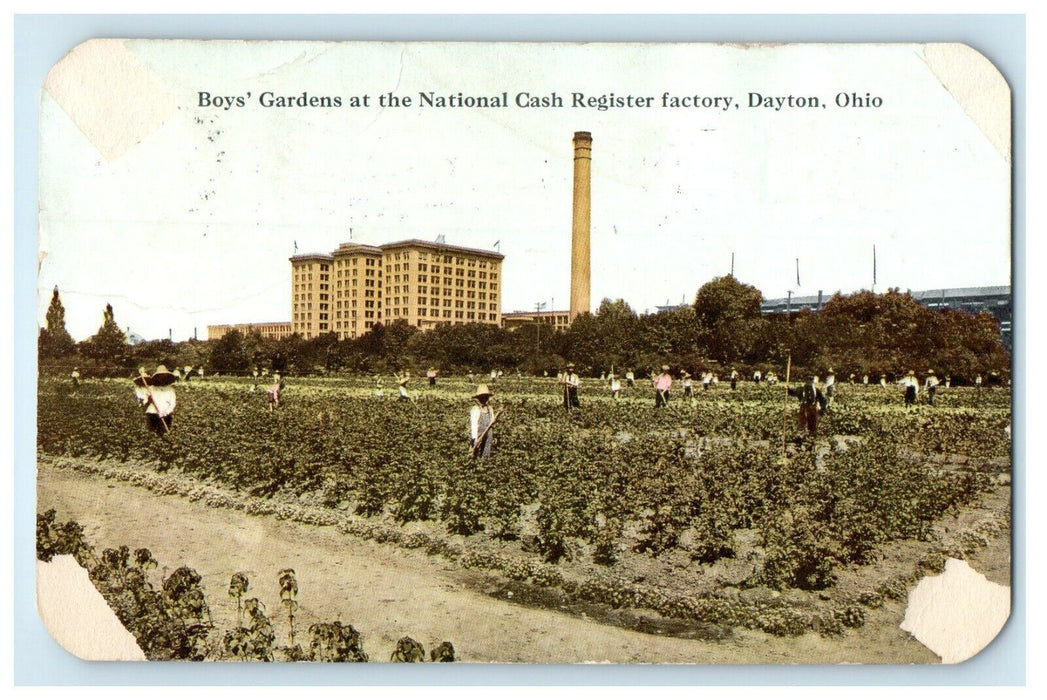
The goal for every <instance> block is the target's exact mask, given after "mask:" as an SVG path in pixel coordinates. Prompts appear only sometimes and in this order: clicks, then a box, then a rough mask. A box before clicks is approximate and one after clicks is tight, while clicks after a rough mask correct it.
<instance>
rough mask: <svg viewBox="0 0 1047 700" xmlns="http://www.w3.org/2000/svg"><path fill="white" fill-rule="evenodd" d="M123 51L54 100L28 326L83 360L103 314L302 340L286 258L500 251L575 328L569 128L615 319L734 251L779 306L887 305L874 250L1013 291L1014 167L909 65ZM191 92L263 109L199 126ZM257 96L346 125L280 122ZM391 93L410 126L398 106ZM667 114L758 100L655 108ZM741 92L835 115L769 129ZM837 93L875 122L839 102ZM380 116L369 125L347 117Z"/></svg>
mask: <svg viewBox="0 0 1047 700" xmlns="http://www.w3.org/2000/svg"><path fill="white" fill-rule="evenodd" d="M109 53H111V54H112V56H111V57H110V58H111V61H110V62H108V63H107V62H106V59H104V58H103V59H99V58H98V57H97V55H95V57H94V58H93V59H92V60H94V61H95V63H92V64H91V65H90V66H88V67H87V68H84V69H83V73H84V75H89V76H90V77H91V80H95V81H96V82H94V83H90V81H87V80H82V79H80V78H78V77H77V71H76V70H71V71H70V74H71V75H72V76H73V79H72V80H69V81H66V82H65V83H64V87H55V88H54V89H53V90H47V91H44V93H43V94H42V99H41V132H42V137H41V138H42V141H41V158H40V169H41V187H40V192H41V215H40V219H41V229H40V247H41V264H40V276H39V297H40V298H39V309H38V317H39V322H40V323H41V324H43V323H44V315H45V312H46V309H47V305H48V302H49V300H50V296H51V289H52V287H54V286H55V285H58V287H59V289H60V291H61V294H62V299H63V303H64V304H65V307H66V324H67V327H68V329H69V331H70V333H72V335H73V337H74V338H76V339H77V340H80V339H83V338H85V337H87V336H89V335H91V334H92V333H94V332H95V331H96V330H97V328H98V326H99V324H100V323H101V318H102V310H103V308H104V306H105V304H106V303H107V302H109V303H112V304H113V307H114V310H115V315H116V320H117V322H118V323H119V324H120V325H121V326H122V327H123V328H125V329H126V328H128V327H130V328H131V330H132V331H133V332H135V333H137V334H139V335H141V336H144V337H146V338H157V337H167V335H168V329H171V332H172V335H173V338H174V339H175V340H184V339H185V338H187V337H191V336H192V334H193V329H194V328H196V329H197V331H198V334H199V336H200V337H201V338H204V337H206V327H207V325H208V324H218V323H246V322H263V321H287V320H289V319H290V305H291V302H290V295H291V291H290V263H289V262H288V257H289V256H290V255H292V254H293V253H294V246H295V243H296V242H297V245H298V252H299V253H305V252H324V253H330V252H331V251H333V250H334V249H335V248H337V247H338V245H339V244H340V243H342V242H345V241H348V240H350V235H351V236H352V240H353V241H356V242H360V243H369V244H373V245H380V244H382V243H389V242H394V241H399V240H404V239H409V238H419V239H423V240H434V239H435V238H436V237H437V236H439V235H443V236H445V237H446V241H447V242H448V243H451V244H456V245H462V246H468V247H475V248H486V249H490V248H492V246H493V245H494V243H495V242H496V241H500V243H501V245H500V250H501V252H502V253H503V254H504V255H505V256H506V257H505V261H504V264H503V303H502V310H503V311H512V310H528V309H533V308H534V305H535V303H536V302H545V303H546V304H547V305H554V306H555V307H556V308H566V307H567V302H568V294H569V275H570V236H571V187H572V169H573V152H572V148H573V147H572V142H571V140H572V136H573V134H574V132H575V131H589V132H591V133H592V137H593V161H592V251H593V252H592V294H591V297H592V303H593V307H594V310H595V307H596V306H597V305H598V304H599V302H600V300H601V299H602V298H604V297H610V298H619V297H621V298H624V299H625V300H626V301H627V302H629V304H631V305H632V306H633V308H634V309H636V310H637V311H644V310H653V308H654V306H656V305H659V304H664V303H665V302H666V301H667V300H669V301H671V302H673V303H677V302H679V301H681V299H686V300H687V301H690V300H692V299H693V297H694V294H695V292H696V291H697V290H698V288H699V287H700V286H701V285H702V284H704V283H705V282H707V281H708V280H709V279H711V278H713V277H715V276H719V275H724V274H726V273H727V272H729V270H730V263H731V253H732V252H733V253H734V255H735V275H736V276H737V277H738V278H739V279H740V280H741V281H743V282H746V283H749V284H753V285H755V286H756V287H758V288H759V289H760V290H761V291H762V292H763V293H764V296H765V297H781V296H785V295H786V292H787V291H790V290H791V291H792V292H793V294H795V295H807V294H816V293H817V292H818V290H823V291H824V292H825V293H826V294H827V295H828V294H832V293H833V292H835V291H837V290H841V291H844V292H851V291H855V290H857V289H861V288H869V287H870V285H871V283H872V248H873V245H875V246H876V250H877V287H876V288H877V291H882V290H884V289H886V288H887V287H900V288H902V289H903V290H904V289H912V290H922V289H937V288H941V287H960V286H984V285H1004V284H1010V262H1011V248H1010V179H1009V178H1010V163H1009V162H1008V160H1007V158H1006V157H1005V155H1004V154H1002V153H1001V150H1000V147H999V144H998V143H997V144H994V143H993V141H992V140H991V138H989V136H987V130H986V123H985V120H984V119H982V118H980V117H979V115H978V114H977V113H975V112H972V108H971V106H970V104H969V103H968V102H965V103H964V104H963V105H961V104H960V103H959V102H958V101H957V97H956V96H954V95H960V96H961V99H962V94H963V93H962V91H961V90H960V89H959V88H957V87H956V85H954V84H948V87H947V86H946V85H943V82H946V83H948V81H947V80H945V81H943V79H942V74H941V72H940V71H937V72H936V71H935V70H932V69H931V68H930V67H929V65H930V64H929V62H928V57H927V55H926V52H925V51H924V49H923V47H921V46H918V45H878V46H871V45H866V46H861V45H807V46H804V45H791V46H790V45H786V46H777V47H770V46H749V47H743V46H731V45H719V46H718V45H712V44H705V45H701V44H696V45H681V44H661V45H638V44H617V45H610V44H603V45H599V44H589V45H584V44H558V45H541V44H450V45H437V44H396V43H388V44H381V43H371V44H340V43H321V42H316V43H294V42H286V43H279V44H278V43H265V42H253V43H237V42H148V41H131V42H123V43H122V44H121V45H117V46H115V47H114V48H113V50H112V51H110V52H109ZM98 61H101V64H99V63H98ZM74 68H75V66H74ZM966 74H969V73H966ZM70 85H72V86H73V87H72V88H70V87H69V86H70ZM49 86H50V84H49ZM961 87H963V86H961ZM967 87H968V88H969V89H970V86H967ZM989 87H993V86H990V85H986V86H985V90H982V89H981V86H980V85H978V84H975V85H974V86H973V88H972V89H973V92H974V93H975V94H978V93H984V92H987V91H988V88H989ZM997 87H998V86H997ZM63 90H64V92H63ZM950 90H951V91H950ZM200 91H206V92H209V93H211V94H212V95H228V96H244V97H245V106H244V107H233V108H231V109H229V110H224V109H216V108H214V107H210V108H202V107H200V106H199V104H198V92H200ZM266 91H273V92H274V93H276V94H283V95H300V94H302V93H303V92H307V93H308V94H309V95H315V96H322V95H329V96H340V97H341V99H342V102H343V106H342V107H341V108H330V109H327V108H278V107H270V108H265V107H262V106H261V105H260V104H259V102H258V97H259V95H261V94H262V93H263V92H266ZM389 91H393V92H395V93H396V94H397V95H400V96H405V95H406V96H410V97H411V98H412V99H413V100H414V103H415V104H414V105H412V106H411V107H407V108H384V109H383V108H380V107H379V106H378V105H377V98H378V96H379V95H380V94H383V93H386V92H389ZM429 91H434V92H435V93H436V94H439V95H447V94H457V93H459V92H461V93H463V94H464V95H473V96H480V95H483V96H490V95H501V94H502V93H503V92H506V93H508V97H509V100H510V102H511V103H512V102H514V100H515V96H516V95H517V93H520V92H529V93H531V94H533V95H536V96H545V95H550V94H552V93H556V94H557V95H559V96H560V97H561V98H562V99H563V101H564V105H565V106H564V107H563V108H526V109H525V108H519V107H516V106H515V104H514V105H513V106H510V107H507V108H497V109H477V108H467V107H466V108H444V109H438V108H431V107H418V106H416V105H417V103H418V101H419V97H418V94H419V92H429ZM248 92H250V97H247V94H248ZM574 92H581V93H584V94H585V95H586V96H600V95H604V94H608V93H615V94H616V95H618V96H626V95H634V96H645V97H647V96H649V97H652V98H653V101H652V106H651V108H631V109H630V108H614V109H608V110H606V111H600V110H597V109H592V108H578V107H572V106H571V103H572V97H571V95H572V93H574ZM665 92H669V93H671V94H673V95H675V96H693V95H696V94H697V95H699V96H729V97H731V99H732V100H733V103H734V104H739V105H740V106H739V107H738V108H735V107H734V106H733V104H732V107H730V108H729V109H727V110H726V111H722V110H718V109H710V108H697V109H696V108H675V109H673V108H663V107H662V96H663V93H665ZM750 92H758V93H761V94H762V95H774V96H783V97H784V96H788V95H790V94H792V95H795V96H805V97H806V96H816V97H818V98H819V99H820V100H821V102H822V103H823V104H825V105H826V107H825V108H824V109H823V108H817V109H788V108H785V109H782V110H781V111H775V110H774V109H766V108H762V107H759V108H753V107H749V93H750ZM841 92H844V93H848V94H849V93H851V92H854V93H857V94H859V95H861V96H863V97H864V96H865V94H866V93H869V94H870V95H872V96H878V97H880V98H881V99H882V101H883V102H882V106H881V107H879V108H853V107H847V108H841V107H837V106H836V104H835V102H834V97H835V96H836V95H837V93H841ZM78 93H81V94H80V97H83V94H87V95H88V97H89V99H88V100H86V101H85V100H82V99H81V100H80V101H79V102H78V101H77V99H76V98H77V94H78ZM364 94H367V95H369V96H370V102H371V105H370V106H369V107H360V108H353V107H349V106H348V102H349V98H350V97H351V96H354V95H357V96H359V95H364ZM85 102H86V103H88V104H89V105H91V106H90V107H84V104H85ZM99 105H101V108H100V109H99ZM114 105H117V106H119V108H117V107H114ZM85 109H86V110H88V111H87V112H85ZM91 109H94V110H95V111H94V112H93V113H90V110H91ZM972 114H973V115H974V117H973V118H972V116H971V115H972ZM990 126H991V124H990ZM989 131H991V129H990V130H989ZM1004 151H1006V149H1004ZM350 230H351V231H352V234H350ZM796 258H799V259H800V262H799V265H800V281H801V285H797V282H796Z"/></svg>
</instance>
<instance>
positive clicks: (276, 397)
mask: <svg viewBox="0 0 1047 700" xmlns="http://www.w3.org/2000/svg"><path fill="white" fill-rule="evenodd" d="M283 390H284V380H283V377H281V376H280V373H279V372H274V373H273V383H272V384H271V385H270V386H269V389H268V390H267V391H266V397H267V399H268V401H269V410H270V411H275V410H276V409H278V408H280V394H281V393H282V392H283Z"/></svg>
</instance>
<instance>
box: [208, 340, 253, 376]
mask: <svg viewBox="0 0 1047 700" xmlns="http://www.w3.org/2000/svg"><path fill="white" fill-rule="evenodd" d="M209 364H210V367H211V371H212V372H243V371H246V370H248V369H250V367H251V357H250V356H249V355H248V354H247V346H246V344H245V342H244V334H243V333H241V332H240V331H238V330H235V329H234V330H231V331H229V332H228V333H226V334H225V335H223V336H222V337H221V338H219V339H218V340H216V341H214V345H213V346H212V347H211V359H210V363H209Z"/></svg>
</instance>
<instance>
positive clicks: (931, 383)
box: [923, 369, 938, 406]
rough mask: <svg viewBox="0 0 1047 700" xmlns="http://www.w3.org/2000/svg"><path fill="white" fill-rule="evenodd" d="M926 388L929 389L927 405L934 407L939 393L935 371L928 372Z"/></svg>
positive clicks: (925, 382)
mask: <svg viewBox="0 0 1047 700" xmlns="http://www.w3.org/2000/svg"><path fill="white" fill-rule="evenodd" d="M923 386H924V388H925V389H927V403H928V404H929V405H931V406H933V405H934V395H935V394H936V393H937V392H938V377H936V376H934V370H933V369H929V370H927V379H925V380H924V384H923Z"/></svg>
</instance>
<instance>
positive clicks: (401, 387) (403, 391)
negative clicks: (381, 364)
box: [394, 370, 411, 401]
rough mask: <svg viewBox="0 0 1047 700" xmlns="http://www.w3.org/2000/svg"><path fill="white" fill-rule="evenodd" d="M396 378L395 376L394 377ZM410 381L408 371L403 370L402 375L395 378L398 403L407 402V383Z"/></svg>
mask: <svg viewBox="0 0 1047 700" xmlns="http://www.w3.org/2000/svg"><path fill="white" fill-rule="evenodd" d="M394 376H396V375H394ZM410 379H411V373H410V372H409V371H408V370H404V373H403V374H402V375H400V376H397V377H396V384H397V391H398V392H399V399H400V401H407V399H409V398H410V397H409V396H408V395H407V382H408V381H410Z"/></svg>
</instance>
